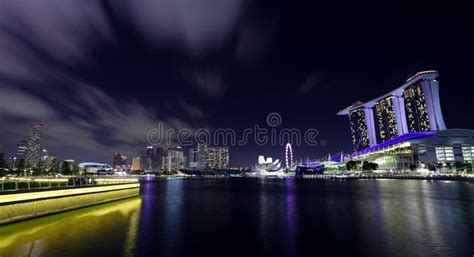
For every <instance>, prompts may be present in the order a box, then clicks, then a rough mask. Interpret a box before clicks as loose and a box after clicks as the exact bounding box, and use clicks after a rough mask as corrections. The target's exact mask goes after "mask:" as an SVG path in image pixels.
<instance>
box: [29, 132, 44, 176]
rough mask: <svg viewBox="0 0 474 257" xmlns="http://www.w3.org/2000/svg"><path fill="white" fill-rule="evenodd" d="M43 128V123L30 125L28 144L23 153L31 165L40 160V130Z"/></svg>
mask: <svg viewBox="0 0 474 257" xmlns="http://www.w3.org/2000/svg"><path fill="white" fill-rule="evenodd" d="M42 130H43V124H41V123H33V124H31V127H30V132H29V137H28V145H27V150H26V153H25V160H26V161H27V163H28V165H30V166H31V167H34V166H36V164H38V162H39V161H40V160H41V157H40V147H41V132H42Z"/></svg>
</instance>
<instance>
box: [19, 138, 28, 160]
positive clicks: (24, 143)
mask: <svg viewBox="0 0 474 257" xmlns="http://www.w3.org/2000/svg"><path fill="white" fill-rule="evenodd" d="M27 150H28V140H26V139H23V140H20V141H18V144H17V147H16V158H17V159H18V160H22V159H23V160H26V151H27Z"/></svg>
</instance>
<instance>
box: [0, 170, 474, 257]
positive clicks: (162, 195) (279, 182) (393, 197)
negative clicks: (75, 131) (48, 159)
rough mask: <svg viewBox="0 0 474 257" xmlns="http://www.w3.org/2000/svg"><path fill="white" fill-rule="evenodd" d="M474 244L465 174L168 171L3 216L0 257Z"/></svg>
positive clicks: (432, 251) (411, 250) (435, 251)
mask: <svg viewBox="0 0 474 257" xmlns="http://www.w3.org/2000/svg"><path fill="white" fill-rule="evenodd" d="M473 254H474V184H469V183H467V182H442V181H436V182H430V181H418V180H416V181H415V180H341V181H333V180H309V179H305V180H298V179H294V178H286V179H257V178H227V179H202V178H192V179H160V180H156V181H147V182H143V183H142V187H141V196H140V197H136V198H132V199H128V200H122V201H118V202H114V203H109V204H105V205H100V206H94V207H89V208H85V209H81V210H76V211H71V212H65V213H61V214H56V215H51V216H47V217H42V218H38V219H33V220H28V221H23V222H18V223H14V224H10V225H4V226H0V257H11V256H51V257H54V256H242V257H248V256H467V257H471V256H473Z"/></svg>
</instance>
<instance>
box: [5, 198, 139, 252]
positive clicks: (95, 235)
mask: <svg viewBox="0 0 474 257" xmlns="http://www.w3.org/2000/svg"><path fill="white" fill-rule="evenodd" d="M141 201H142V200H141V199H140V198H138V197H137V198H133V199H128V200H122V201H118V202H113V203H108V204H104V205H100V206H93V207H88V208H84V209H80V210H76V211H70V212H65V213H60V214H56V215H51V216H46V217H42V218H37V219H32V220H28V221H23V222H18V223H14V224H10V225H4V226H0V256H1V257H4V256H5V257H10V256H84V255H86V254H90V255H96V254H97V255H100V254H105V255H103V256H108V255H109V254H113V253H117V255H116V256H120V255H125V256H133V252H134V250H135V249H134V247H135V245H136V236H137V233H138V224H139V219H140V208H141ZM117 235H120V236H117Z"/></svg>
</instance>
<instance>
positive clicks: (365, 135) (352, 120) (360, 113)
mask: <svg viewBox="0 0 474 257" xmlns="http://www.w3.org/2000/svg"><path fill="white" fill-rule="evenodd" d="M348 116H349V124H350V129H351V135H352V145H353V146H354V150H355V151H358V150H361V149H364V148H367V147H368V146H369V132H368V129H367V121H366V118H365V112H364V108H357V109H354V110H352V111H351V112H350V113H349V114H348Z"/></svg>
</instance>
